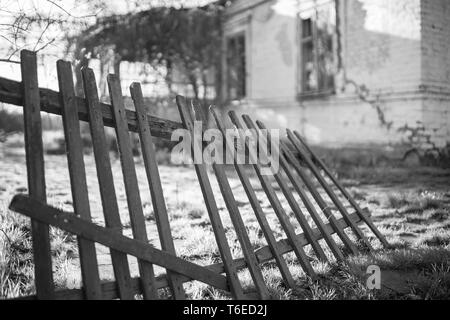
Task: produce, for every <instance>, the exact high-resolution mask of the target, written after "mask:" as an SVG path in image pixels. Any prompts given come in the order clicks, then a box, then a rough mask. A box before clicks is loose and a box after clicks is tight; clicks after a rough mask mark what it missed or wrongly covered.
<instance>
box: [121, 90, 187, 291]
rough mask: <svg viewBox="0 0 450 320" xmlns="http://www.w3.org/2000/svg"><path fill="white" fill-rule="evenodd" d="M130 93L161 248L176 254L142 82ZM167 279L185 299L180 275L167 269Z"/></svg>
mask: <svg viewBox="0 0 450 320" xmlns="http://www.w3.org/2000/svg"><path fill="white" fill-rule="evenodd" d="M130 93H131V97H132V99H133V102H134V107H135V109H136V118H137V125H138V133H139V138H140V140H141V148H142V156H143V158H144V166H145V171H146V174H147V180H148V184H149V186H150V195H151V198H152V204H153V211H154V213H155V219H156V225H157V227H158V233H159V239H160V241H161V248H162V249H163V250H165V251H167V252H169V253H171V254H173V255H176V250H175V245H174V242H173V237H172V231H171V229H170V222H169V216H168V214H167V208H166V201H165V199H164V194H163V189H162V184H161V178H160V175H159V170H158V164H157V162H156V158H155V148H154V145H153V139H152V136H151V134H150V127H149V125H148V120H147V113H146V112H145V108H144V98H143V95H142V90H141V86H140V84H139V83H133V84H132V85H131V87H130ZM167 280H168V283H169V287H170V289H171V291H172V295H173V298H174V299H176V300H182V299H185V298H186V295H185V291H184V288H183V281H182V279H181V277H180V275H179V274H176V273H174V272H172V271H169V270H167Z"/></svg>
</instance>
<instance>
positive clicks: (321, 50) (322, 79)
mask: <svg viewBox="0 0 450 320" xmlns="http://www.w3.org/2000/svg"><path fill="white" fill-rule="evenodd" d="M318 2H320V3H318ZM300 19H301V20H300V21H301V26H300V28H301V94H311V93H332V92H333V91H334V75H335V73H336V66H335V58H334V36H335V32H336V11H335V1H309V8H307V9H304V10H301V14H300Z"/></svg>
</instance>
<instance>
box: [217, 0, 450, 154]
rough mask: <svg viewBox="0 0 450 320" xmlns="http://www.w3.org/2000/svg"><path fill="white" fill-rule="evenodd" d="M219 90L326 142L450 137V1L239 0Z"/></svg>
mask: <svg viewBox="0 0 450 320" xmlns="http://www.w3.org/2000/svg"><path fill="white" fill-rule="evenodd" d="M223 47H224V49H225V52H226V55H225V57H224V58H223V61H222V64H223V66H224V67H225V68H224V70H227V71H226V72H225V73H223V79H222V82H223V86H222V87H223V90H222V95H223V96H224V97H226V98H227V99H228V101H230V105H232V106H234V107H235V108H238V109H239V110H243V111H245V112H248V113H251V114H253V115H255V116H256V117H258V118H260V119H264V120H265V121H266V122H267V123H268V124H269V125H270V126H272V127H274V126H280V127H291V128H295V129H297V130H299V131H300V132H302V133H303V134H304V135H305V136H306V137H307V138H308V140H309V141H310V143H313V144H320V145H324V146H335V147H336V146H344V145H345V146H349V145H361V144H364V145H369V144H378V145H380V144H381V145H386V144H390V145H396V144H401V143H408V144H409V145H413V146H420V147H422V148H431V147H432V146H437V147H439V148H444V147H446V146H448V145H449V144H450V1H449V0H395V1H393V0H236V1H232V3H231V5H229V6H228V7H227V9H226V11H225V15H224V41H223Z"/></svg>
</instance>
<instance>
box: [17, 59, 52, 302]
mask: <svg viewBox="0 0 450 320" xmlns="http://www.w3.org/2000/svg"><path fill="white" fill-rule="evenodd" d="M20 60H21V63H20V68H21V73H22V85H23V119H24V130H25V155H26V162H27V177H28V194H29V195H30V197H32V198H33V199H36V200H38V201H42V202H46V201H47V197H46V190H45V173H44V148H43V144H42V124H41V107H40V106H41V102H40V96H39V84H38V76H37V62H36V53H34V52H31V51H27V50H23V51H21V52H20ZM31 234H32V241H33V259H34V266H35V268H34V275H35V284H36V293H37V296H38V298H39V299H52V298H53V297H54V287H53V286H54V284H53V271H52V257H51V247H50V236H49V227H48V225H46V224H43V223H41V222H37V221H35V220H31Z"/></svg>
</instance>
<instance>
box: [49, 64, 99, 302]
mask: <svg viewBox="0 0 450 320" xmlns="http://www.w3.org/2000/svg"><path fill="white" fill-rule="evenodd" d="M57 71H58V83H59V92H60V102H61V107H62V120H63V126H64V135H65V141H66V149H67V161H68V167H69V176H70V187H71V190H72V199H73V207H74V212H75V214H77V215H79V216H80V217H81V218H83V219H85V220H87V221H91V210H90V206H89V196H88V188H87V183H86V170H85V166H84V159H83V143H82V140H81V134H80V122H79V119H78V108H77V104H76V97H75V89H74V84H73V77H72V69H71V65H70V62H67V61H62V60H59V61H58V62H57ZM78 247H79V255H80V266H81V275H82V279H83V286H84V292H85V295H86V298H87V299H89V300H92V299H94V300H97V299H101V298H102V290H101V286H100V276H99V271H98V265H97V255H96V252H95V244H94V243H93V242H90V241H87V240H85V239H83V238H81V237H78Z"/></svg>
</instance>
